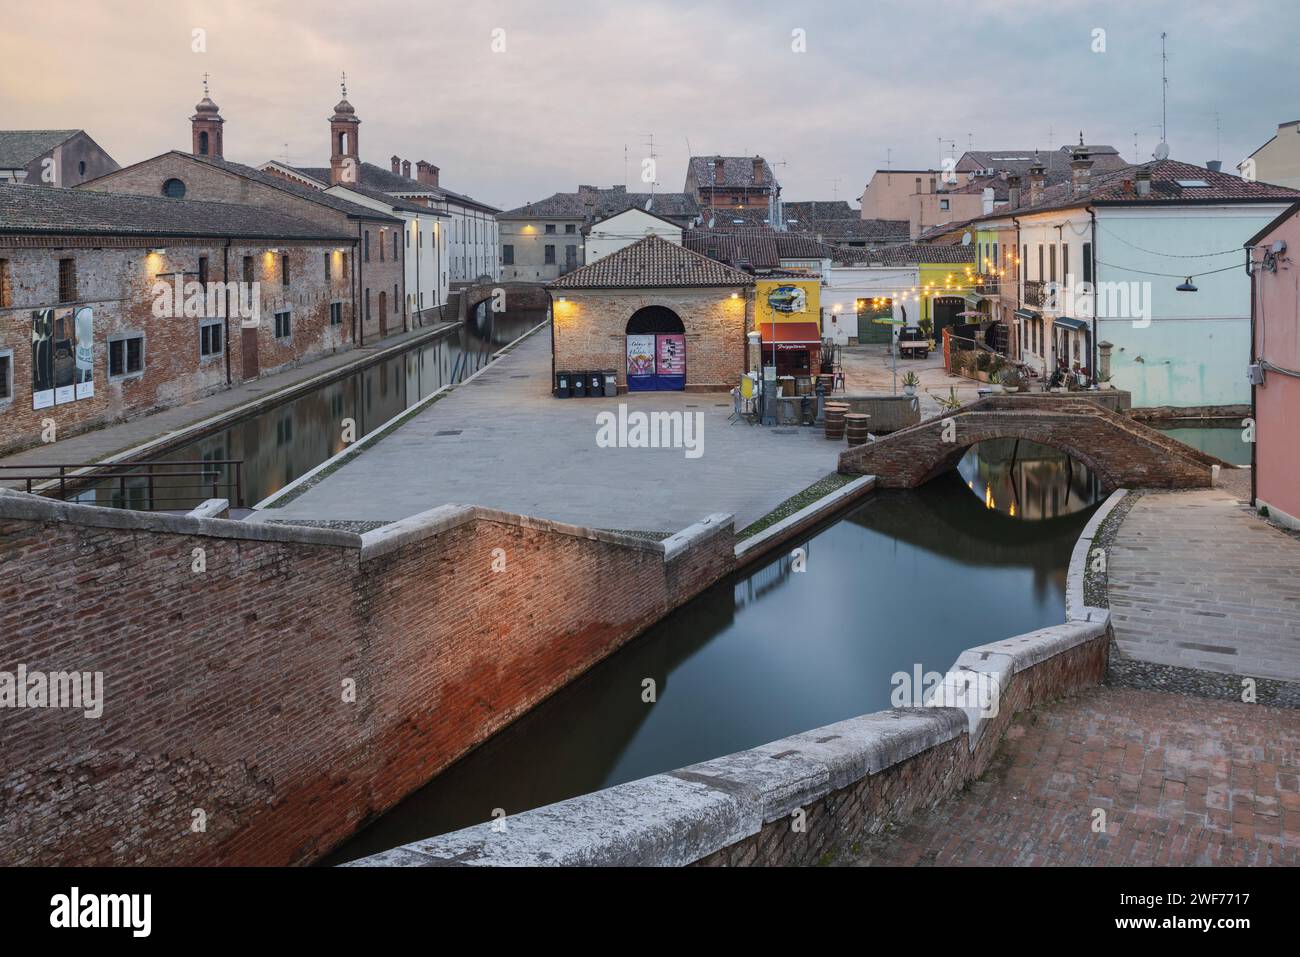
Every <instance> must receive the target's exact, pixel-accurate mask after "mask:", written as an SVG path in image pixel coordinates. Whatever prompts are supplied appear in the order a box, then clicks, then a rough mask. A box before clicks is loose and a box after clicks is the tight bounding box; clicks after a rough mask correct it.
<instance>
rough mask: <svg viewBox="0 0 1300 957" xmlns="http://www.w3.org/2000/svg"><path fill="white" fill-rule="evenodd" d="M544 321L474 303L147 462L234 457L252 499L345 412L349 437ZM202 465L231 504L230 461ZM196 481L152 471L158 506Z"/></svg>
mask: <svg viewBox="0 0 1300 957" xmlns="http://www.w3.org/2000/svg"><path fill="white" fill-rule="evenodd" d="M482 305H484V306H486V304H482ZM545 319H546V312H545V310H544V309H543V310H516V311H513V312H508V313H501V314H494V313H492V312H490V311H488V310H487V309H486V308H480V309H479V310H477V311H476V313H475V314H474V315H472V316H471V317H470V319H469V320H467V321H466V322H464V323H462V324H461V325H459V326H457V327H454V328H453V329H451V330H449V331H448V332H447V333H446V334H444V335H440V336H438V337H437V338H435V339H432V340H430V341H426V342H424V343H421V344H419V345H416V346H412V347H411V348H410V349H408V350H406V351H405V352H402V353H399V354H398V355H396V356H392V357H390V358H388V359H385V360H383V361H380V362H376V363H373V364H371V365H368V366H366V367H365V368H363V369H360V370H358V371H356V372H354V373H352V374H351V375H347V376H344V377H342V378H339V379H336V380H334V381H333V382H329V383H326V384H325V385H322V386H321V387H320V388H318V389H315V390H313V391H311V392H308V393H305V394H303V395H300V396H298V397H297V398H294V399H290V400H288V401H286V402H283V403H280V404H279V405H275V406H272V407H271V408H268V409H264V410H262V411H260V412H257V413H255V414H253V415H250V416H248V417H246V418H243V419H240V420H238V421H237V422H234V423H232V424H230V425H228V426H226V427H224V428H221V429H219V430H216V431H214V432H210V433H208V434H206V435H203V436H201V437H199V438H196V439H194V440H192V441H190V442H187V443H186V444H184V445H182V446H179V447H177V448H175V449H172V450H171V451H169V452H167V453H166V454H164V455H161V456H158V457H156V458H155V459H153V461H157V462H185V461H190V462H199V461H202V462H218V461H221V460H242V465H241V468H240V472H241V474H240V479H241V484H242V492H243V503H244V505H245V506H249V507H251V506H252V505H255V504H256V503H258V502H260V501H261V500H262V499H264V498H266V497H267V496H269V495H272V494H274V493H275V492H277V491H279V490H280V489H282V488H284V487H285V486H286V485H288V484H289V483H290V482H292V481H293V480H294V479H296V478H298V477H299V476H300V475H304V474H305V473H307V472H309V471H311V470H312V469H314V468H315V467H316V466H317V465H319V464H320V463H322V462H324V461H325V460H326V459H328V458H330V457H331V456H333V455H336V454H338V453H339V452H341V451H343V449H344V448H346V446H347V443H346V442H345V441H344V426H345V420H350V421H351V422H352V423H353V428H352V439H353V440H354V441H355V440H356V439H359V438H361V437H362V436H364V435H366V434H368V433H370V432H371V431H373V430H374V429H376V428H378V427H379V426H382V425H383V424H384V423H385V422H387V421H388V420H389V419H391V418H393V416H395V415H398V414H399V413H401V412H402V411H404V410H405V409H409V408H410V407H411V406H413V405H415V404H416V403H417V402H419V401H420V400H421V399H424V398H425V397H427V396H429V395H430V394H432V393H434V392H436V391H437V390H438V389H440V388H442V387H443V386H445V385H452V384H455V383H457V382H461V381H463V380H464V379H466V378H468V377H469V376H471V375H473V374H474V373H475V372H477V371H478V370H479V369H482V368H483V367H484V366H485V365H487V364H488V362H490V361H491V359H492V356H493V354H494V353H496V352H497V351H498V350H499V349H500V348H501V347H502V346H505V345H508V344H509V343H511V342H513V341H514V340H515V339H517V338H519V336H521V335H523V334H524V333H525V332H527V331H528V330H529V329H531V328H533V327H534V326H536V325H537V324H538V323H541V322H544V321H545ZM210 468H211V470H212V471H213V472H215V473H216V474H217V481H218V486H219V494H220V497H223V498H225V497H230V498H231V500H232V503H233V501H234V496H233V483H234V475H233V473H232V470H231V467H230V466H218V465H213V466H210ZM177 469H178V471H179V470H182V469H181V467H180V466H178V467H177ZM185 470H186V471H192V469H185ZM199 484H200V482H199V479H198V478H197V477H185V478H176V479H171V480H168V479H156V480H155V483H154V494H155V495H156V496H157V497H158V498H159V499H160V500H161V499H164V498H166V499H167V501H165V502H161V503H160V505H159V507H160V508H167V509H171V510H178V509H188V508H193V507H194V506H195V505H197V504H199V503H200V502H202V501H203V500H204V499H206V498H209V497H210V496H211V490H210V489H211V479H210V478H209V479H207V480H206V483H205V484H206V485H207V490H201V489H198V488H197V486H198V485H199ZM123 486H125V498H124V496H123ZM228 493H229V494H228ZM148 497H149V485H148V480H147V479H145V478H144V477H131V478H128V479H126V480H125V482H120V481H107V482H104V483H102V484H100V485H97V486H95V487H92V488H88V489H86V490H84V491H82V492H81V493H79V494H78V495H77V496H76V497H75V500H76V501H80V502H86V503H88V504H93V505H108V506H112V507H114V508H120V507H122V506H123V505H125V506H127V507H130V508H148V507H149V502H148ZM237 514H239V513H237Z"/></svg>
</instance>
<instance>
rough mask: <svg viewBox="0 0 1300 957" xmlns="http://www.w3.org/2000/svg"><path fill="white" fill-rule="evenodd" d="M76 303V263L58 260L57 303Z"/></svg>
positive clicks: (69, 260) (73, 260)
mask: <svg viewBox="0 0 1300 957" xmlns="http://www.w3.org/2000/svg"><path fill="white" fill-rule="evenodd" d="M76 301H77V261H76V260H75V259H60V260H59V302H76Z"/></svg>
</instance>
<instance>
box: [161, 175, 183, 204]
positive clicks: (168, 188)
mask: <svg viewBox="0 0 1300 957" xmlns="http://www.w3.org/2000/svg"><path fill="white" fill-rule="evenodd" d="M162 191H163V195H164V196H169V197H171V198H172V199H184V198H185V184H184V183H182V182H181V181H180V180H178V179H169V180H167V182H165V183H163V188H162Z"/></svg>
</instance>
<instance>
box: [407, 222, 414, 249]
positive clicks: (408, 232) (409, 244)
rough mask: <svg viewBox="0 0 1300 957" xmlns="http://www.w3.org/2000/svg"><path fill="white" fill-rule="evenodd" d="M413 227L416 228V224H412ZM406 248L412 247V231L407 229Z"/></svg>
mask: <svg viewBox="0 0 1300 957" xmlns="http://www.w3.org/2000/svg"><path fill="white" fill-rule="evenodd" d="M411 229H415V226H414V225H412V226H411ZM406 248H407V249H410V248H411V233H410V230H407V231H406Z"/></svg>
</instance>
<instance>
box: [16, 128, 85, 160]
mask: <svg viewBox="0 0 1300 957" xmlns="http://www.w3.org/2000/svg"><path fill="white" fill-rule="evenodd" d="M80 132H81V130H0V169H23V168H24V167H26V166H27V165H28V164H29V163H31V161H32V160H34V159H36V157H38V156H41V155H43V154H44V153H48V152H49V151H50V150H52V149H54V147H56V146H58V145H59V144H60V143H66V142H67V141H68V140H69V139H71V138H72V137H73V136H76V135H77V134H78V133H80Z"/></svg>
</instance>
